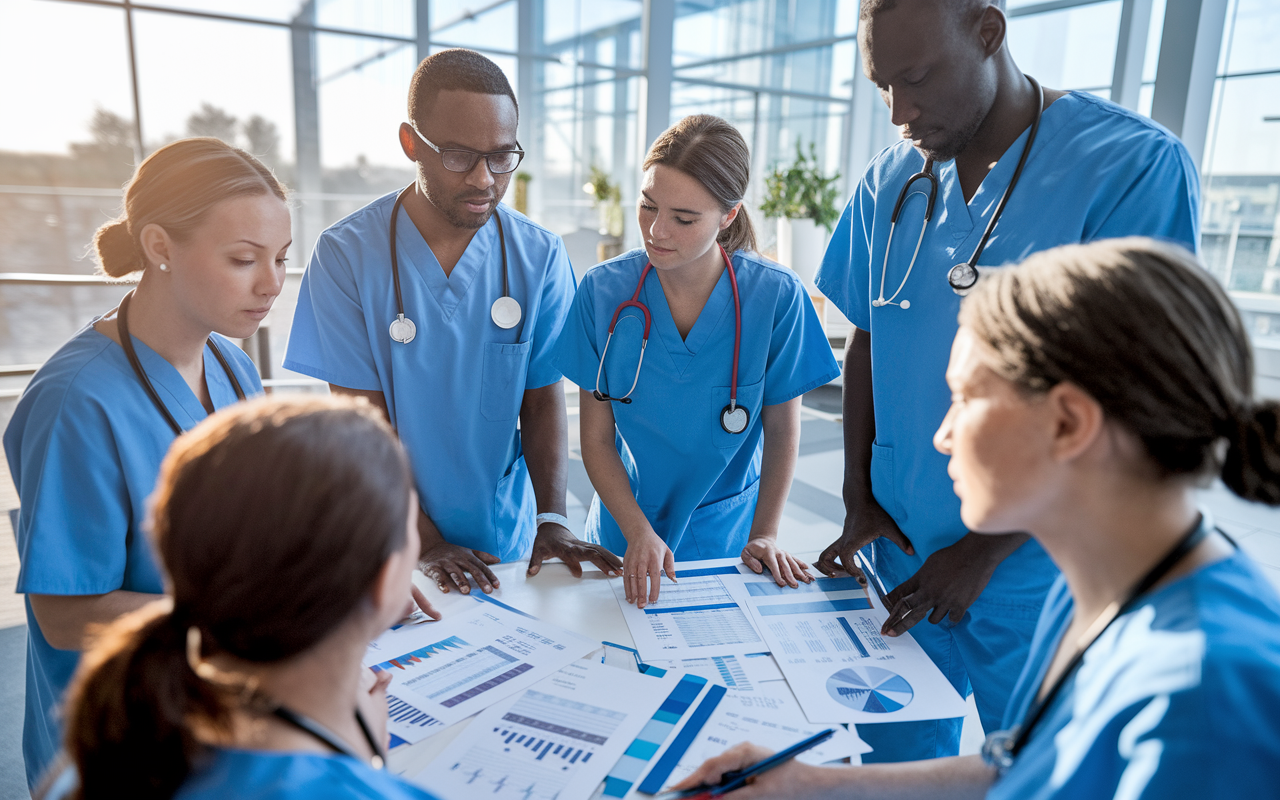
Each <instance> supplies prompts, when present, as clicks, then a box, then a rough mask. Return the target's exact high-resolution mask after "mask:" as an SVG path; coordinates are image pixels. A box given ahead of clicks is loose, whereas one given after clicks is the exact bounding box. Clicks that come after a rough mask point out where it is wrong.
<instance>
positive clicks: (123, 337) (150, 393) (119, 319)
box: [116, 291, 245, 436]
mask: <svg viewBox="0 0 1280 800" xmlns="http://www.w3.org/2000/svg"><path fill="white" fill-rule="evenodd" d="M132 298H133V291H130V292H129V293H128V294H126V295H125V296H124V297H122V298H120V310H119V313H117V315H116V327H117V328H118V329H119V332H120V346H121V347H123V348H124V354H125V356H126V357H127V358H128V359H129V366H131V367H133V374H134V375H137V376H138V380H139V381H140V382H141V383H142V388H143V389H145V390H146V392H147V397H149V398H151V402H152V404H153V405H155V407H156V408H157V409H159V410H160V413H161V414H162V415H163V416H164V419H165V422H168V423H169V427H170V428H173V434H174V436H181V435H182V432H183V431H182V426H181V425H179V424H178V421H177V420H176V419H174V417H173V414H171V413H170V412H169V407H168V406H166V405H165V404H164V401H163V400H161V399H160V395H159V394H158V393H157V392H156V388H155V387H154V386H152V385H151V379H150V378H148V377H147V371H146V370H144V369H143V368H142V362H141V361H140V360H139V359H138V352H137V350H136V349H135V348H134V346H133V337H132V336H131V335H130V334H129V301H130V299H132ZM208 345H209V349H211V350H213V356H214V358H216V359H218V363H219V364H220V365H222V371H223V372H225V373H227V379H228V380H229V381H231V388H232V389H234V390H235V393H236V399H238V400H243V399H244V398H245V395H244V389H242V388H241V387H240V381H239V380H238V379H237V378H236V375H235V373H234V372H232V371H231V365H230V364H229V363H227V358H226V356H224V355H223V354H222V350H221V349H220V348H219V347H218V343H217V342H215V341H214V340H213V337H212V336H211V337H209V341H208Z"/></svg>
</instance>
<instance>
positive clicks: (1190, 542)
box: [1007, 519, 1207, 757]
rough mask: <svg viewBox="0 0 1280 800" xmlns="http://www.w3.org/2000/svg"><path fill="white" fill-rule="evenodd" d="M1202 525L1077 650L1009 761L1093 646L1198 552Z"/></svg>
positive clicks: (1027, 724)
mask: <svg viewBox="0 0 1280 800" xmlns="http://www.w3.org/2000/svg"><path fill="white" fill-rule="evenodd" d="M1202 523H1203V520H1201V519H1197V520H1196V524H1195V526H1194V527H1192V528H1191V530H1189V531H1187V532H1186V534H1185V535H1184V536H1183V537H1182V538H1181V539H1180V540H1179V541H1178V543H1177V544H1176V545H1174V546H1173V549H1171V550H1170V551H1169V552H1168V553H1166V554H1165V556H1164V558H1162V559H1160V561H1159V563H1157V564H1156V565H1155V566H1154V567H1152V568H1151V569H1149V570H1148V571H1147V574H1145V575H1143V576H1142V578H1141V579H1139V580H1138V582H1137V584H1135V585H1134V587H1133V588H1132V589H1131V590H1129V595H1128V596H1127V597H1126V598H1125V600H1124V602H1123V603H1121V604H1120V607H1119V608H1118V609H1116V612H1115V613H1114V614H1112V615H1111V619H1109V620H1107V624H1106V625H1104V626H1102V630H1100V631H1098V634H1097V635H1096V636H1094V637H1093V639H1091V640H1090V641H1089V643H1088V644H1087V645H1085V646H1084V647H1077V649H1076V654H1075V656H1073V657H1072V659H1071V663H1069V664H1067V667H1066V669H1064V670H1063V671H1062V674H1061V675H1059V676H1058V679H1057V680H1055V681H1054V682H1053V686H1051V687H1050V688H1049V691H1048V692H1047V693H1046V694H1045V696H1044V699H1043V700H1041V701H1040V702H1039V703H1038V704H1036V707H1035V708H1034V709H1032V710H1031V711H1030V712H1029V713H1028V714H1027V718H1026V722H1024V723H1023V724H1022V725H1021V726H1019V728H1018V735H1017V737H1016V738H1015V739H1014V741H1013V745H1012V746H1011V747H1010V748H1009V750H1008V751H1007V752H1008V755H1009V756H1010V757H1013V756H1017V755H1018V753H1019V752H1020V751H1021V750H1022V748H1024V747H1026V745H1027V742H1028V741H1030V739H1031V732H1032V731H1033V730H1034V729H1035V727H1036V723H1038V722H1039V721H1040V720H1041V718H1042V717H1044V715H1045V712H1047V711H1048V710H1049V707H1050V706H1052V705H1053V701H1054V700H1055V699H1056V698H1057V696H1058V694H1059V692H1061V691H1062V687H1063V686H1065V685H1066V683H1067V680H1068V679H1070V677H1071V676H1072V675H1073V674H1074V673H1075V671H1076V670H1077V669H1079V668H1080V664H1081V663H1082V662H1083V661H1084V656H1085V653H1087V652H1089V648H1090V647H1092V646H1093V643H1094V642H1096V641H1098V639H1099V638H1100V637H1101V636H1102V634H1103V633H1105V632H1106V630H1107V628H1110V627H1111V623H1113V622H1115V621H1116V620H1118V619H1120V618H1121V617H1122V616H1124V615H1125V614H1127V613H1128V612H1129V611H1130V610H1131V609H1132V608H1133V607H1134V606H1135V605H1137V602H1138V601H1139V600H1141V599H1142V596H1143V595H1145V594H1146V593H1147V592H1148V591H1150V590H1151V587H1153V586H1155V585H1156V584H1157V583H1159V582H1160V580H1161V579H1163V578H1164V577H1165V576H1166V575H1168V574H1169V571H1170V570H1172V569H1173V568H1174V567H1175V566H1177V565H1178V562H1180V561H1182V559H1183V558H1185V557H1186V556H1187V554H1188V553H1190V552H1191V551H1192V550H1194V549H1195V547H1196V545H1198V544H1200V542H1201V541H1202V540H1203V539H1204V537H1205V534H1206V532H1207V530H1206V528H1205V526H1204V525H1203V524H1202Z"/></svg>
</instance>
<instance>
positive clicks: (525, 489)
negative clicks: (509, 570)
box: [486, 456, 538, 561]
mask: <svg viewBox="0 0 1280 800" xmlns="http://www.w3.org/2000/svg"><path fill="white" fill-rule="evenodd" d="M537 513H538V508H537V503H536V502H535V499H534V496H533V486H532V484H530V483H529V468H528V467H527V466H526V465H525V461H524V456H519V457H517V458H516V460H515V462H514V463H512V465H511V468H510V469H508V470H507V474H506V475H503V476H502V477H501V478H500V479H499V480H498V485H497V487H495V489H494V493H493V532H494V541H493V545H494V548H493V549H491V550H490V549H487V548H486V552H488V553H492V554H493V555H495V556H497V557H498V558H500V559H502V560H503V561H519V560H520V559H522V558H528V556H529V551H530V550H531V549H532V548H533V537H534V534H535V533H536V531H535V530H534V526H533V525H531V524H530V523H531V522H532V521H533V518H534V516H535V515H536V514H537Z"/></svg>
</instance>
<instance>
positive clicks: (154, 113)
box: [0, 0, 1280, 418]
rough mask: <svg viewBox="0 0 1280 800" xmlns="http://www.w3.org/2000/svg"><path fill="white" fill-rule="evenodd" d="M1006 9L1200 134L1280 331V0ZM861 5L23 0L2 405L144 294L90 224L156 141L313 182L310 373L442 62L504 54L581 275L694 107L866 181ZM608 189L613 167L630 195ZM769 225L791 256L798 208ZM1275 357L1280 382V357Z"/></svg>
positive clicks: (1234, 254)
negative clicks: (230, 153) (97, 249)
mask: <svg viewBox="0 0 1280 800" xmlns="http://www.w3.org/2000/svg"><path fill="white" fill-rule="evenodd" d="M1008 14H1009V16H1010V18H1011V24H1010V31H1009V42H1010V46H1011V47H1012V50H1013V53H1014V55H1015V58H1016V59H1017V61H1018V63H1019V65H1020V66H1021V67H1022V68H1023V69H1024V70H1025V71H1026V72H1028V73H1030V74H1032V75H1034V76H1036V77H1037V78H1039V79H1040V81H1041V82H1042V83H1044V84H1045V85H1047V86H1052V87H1056V88H1063V89H1078V90H1082V91H1088V92H1093V93H1095V94H1098V95H1100V96H1103V97H1109V98H1110V99H1112V100H1114V101H1116V102H1118V103H1121V104H1123V105H1125V106H1128V107H1130V108H1133V109H1135V110H1137V111H1139V112H1140V113H1143V114H1148V115H1151V116H1152V117H1153V118H1154V119H1156V120H1157V121H1159V122H1161V123H1163V124H1164V125H1166V126H1168V127H1169V128H1170V129H1172V130H1173V131H1174V132H1175V133H1177V134H1178V135H1180V136H1181V137H1182V138H1183V139H1184V141H1186V142H1187V144H1188V146H1189V147H1190V149H1191V152H1192V154H1193V156H1194V157H1195V158H1196V159H1197V163H1198V164H1199V166H1200V168H1201V171H1202V181H1203V189H1204V205H1203V208H1204V219H1203V241H1202V248H1203V253H1204V257H1205V260H1206V262H1207V263H1208V265H1209V267H1210V269H1212V270H1213V272H1214V274H1215V275H1216V276H1217V277H1218V278H1219V280H1221V281H1222V282H1223V284H1224V285H1225V286H1227V287H1228V288H1229V289H1230V290H1231V291H1232V292H1233V293H1235V296H1236V297H1237V299H1238V302H1239V304H1240V307H1241V308H1242V310H1244V311H1245V313H1246V315H1247V316H1248V321H1249V324H1250V325H1251V330H1253V331H1254V333H1255V336H1256V337H1257V340H1258V343H1259V345H1260V346H1263V347H1266V348H1268V351H1269V348H1270V347H1272V346H1276V347H1280V264H1278V263H1277V256H1280V46H1277V45H1276V43H1277V42H1280V3H1277V2H1275V0H1102V1H1101V2H1098V1H1096V0H1041V2H1029V1H1028V0H1010V2H1009V4H1008ZM857 22H858V0H153V2H148V3H131V2H112V1H111V0H3V2H0V70H2V71H3V75H4V76H5V77H4V80H3V81H0V109H3V117H2V119H3V124H0V418H3V417H7V412H8V411H9V409H10V408H11V406H12V401H13V399H14V398H15V397H16V394H17V393H18V392H19V391H20V390H21V387H22V385H24V384H25V380H26V378H27V377H28V376H29V374H30V372H31V370H33V369H34V367H35V366H36V365H38V364H39V363H41V362H42V361H43V360H44V359H45V358H47V357H48V356H49V355H50V354H51V353H52V352H53V350H54V349H55V348H57V347H58V345H59V344H60V343H61V342H63V341H64V340H65V339H67V338H68V337H69V336H70V335H71V334H72V333H73V332H74V331H75V330H77V329H78V328H79V327H80V326H82V325H83V324H85V322H86V321H88V319H90V317H91V316H92V315H94V314H97V313H101V312H102V311H105V310H107V309H109V308H111V307H112V306H113V305H114V304H115V301H116V299H117V298H118V296H119V295H120V294H122V292H123V291H124V290H123V289H122V288H121V287H119V286H104V285H102V284H101V283H100V282H98V281H96V280H95V279H93V278H92V277H91V276H92V273H93V270H94V265H93V263H92V261H91V259H90V257H89V241H90V237H91V235H92V232H93V231H94V229H95V228H96V227H97V226H98V225H99V224H100V223H101V222H103V221H104V220H106V219H108V218H110V217H112V216H114V215H115V214H116V213H117V211H118V209H119V201H120V196H121V193H120V186H121V184H122V183H123V182H124V181H125V180H126V179H127V178H128V176H129V175H130V174H131V172H132V169H133V165H134V164H135V163H136V162H137V160H138V159H139V158H140V157H142V156H144V155H145V154H146V153H147V152H149V151H150V150H152V149H154V148H155V147H157V146H159V145H161V144H163V143H165V142H167V141H170V140H172V139H175V138H179V137H182V136H189V135H208V136H217V137H220V138H222V139H225V140H227V141H231V142H235V143H237V144H239V145H241V146H243V147H246V148H247V149H249V150H251V151H252V152H253V153H255V154H257V155H259V156H260V157H262V158H263V160H265V161H266V162H267V163H268V164H270V165H271V166H273V167H274V168H275V169H276V171H277V173H278V174H279V175H280V176H281V177H282V178H283V179H284V180H285V182H286V183H287V184H288V185H289V186H290V187H291V188H292V189H293V190H294V228H295V236H294V247H293V249H292V251H291V253H290V266H291V267H292V268H293V270H294V272H295V274H294V275H293V277H292V279H291V281H290V285H289V287H288V288H287V289H286V292H285V295H284V296H283V297H282V298H281V300H280V302H279V303H278V304H277V308H276V310H275V311H273V313H272V315H271V317H270V319H269V320H268V321H267V325H266V329H267V331H268V333H267V334H266V335H265V336H263V337H261V338H262V339H263V341H261V342H251V343H249V349H250V351H251V352H252V353H253V354H254V355H255V356H261V357H262V369H263V372H264V375H266V376H267V377H269V378H271V379H272V380H278V381H287V380H289V379H290V377H291V376H288V375H285V374H282V373H281V371H280V368H279V367H278V366H274V365H276V364H278V361H279V357H280V355H281V353H282V352H283V347H284V341H285V340H284V337H285V336H286V333H287V331H288V329H289V321H290V315H291V314H292V310H293V297H294V296H296V291H297V281H298V277H297V274H296V273H297V272H299V271H300V270H301V268H302V267H304V266H305V264H306V262H307V258H308V256H309V253H310V250H311V246H312V243H313V242H314V241H315V238H316V236H317V235H318V234H319V232H320V231H321V230H323V228H324V227H325V226H327V225H329V224H331V223H333V222H334V221H336V220H338V219H340V218H342V217H343V216H344V215H345V214H347V213H349V212H350V211H353V210H354V209H356V208H358V207H359V206H361V205H363V204H365V203H367V202H368V201H370V200H372V199H374V198H375V197H378V196H379V195H382V194H384V193H386V192H389V191H392V190H394V189H396V188H398V187H400V186H403V185H405V184H406V183H408V182H409V180H411V175H412V173H411V171H410V168H409V167H410V165H409V162H407V161H406V160H405V158H404V156H403V154H402V153H401V152H400V149H399V146H398V144H397V141H396V127H397V125H398V123H399V122H400V121H401V120H402V119H403V118H404V116H405V110H404V109H405V96H406V91H407V87H408V82H409V78H410V75H411V74H412V72H413V69H414V66H415V65H416V64H417V62H418V60H419V59H421V58H423V57H424V56H426V55H427V54H429V53H431V52H435V51H437V50H440V49H442V48H446V47H453V46H465V47H472V48H475V49H477V50H480V51H482V52H484V53H486V54H487V55H489V56H490V57H491V58H493V59H494V60H495V61H496V62H497V63H498V64H500V65H501V66H502V68H503V69H504V70H506V71H507V73H508V75H509V76H510V78H511V80H512V84H513V85H514V86H515V87H516V90H517V94H518V97H519V102H520V111H521V119H520V141H521V142H522V144H523V146H524V148H525V149H526V150H527V151H528V153H529V156H528V158H527V159H526V160H525V162H524V165H523V166H522V167H521V174H520V175H519V176H518V180H517V181H516V182H515V183H513V188H512V191H510V192H509V193H508V197H507V199H506V201H507V202H508V203H517V194H519V195H520V197H519V201H518V202H519V204H520V205H521V206H522V207H523V208H524V209H525V210H526V211H527V213H528V214H529V215H530V216H531V217H532V218H533V219H534V220H536V221H538V222H539V223H541V224H543V225H545V226H546V227H548V228H550V229H551V230H553V231H555V232H556V233H559V234H561V235H562V236H564V237H565V240H566V242H567V243H568V245H569V249H570V255H571V258H572V260H573V263H574V266H575V269H576V270H577V271H578V272H579V274H581V272H583V271H585V269H586V268H588V267H589V266H591V265H592V264H593V263H595V262H596V260H597V257H598V255H599V254H600V253H601V252H602V250H601V249H599V247H598V246H599V243H600V241H601V239H602V238H605V239H607V238H609V236H610V234H619V233H620V238H621V240H622V241H621V242H616V241H613V242H608V243H609V244H611V245H613V246H614V247H615V248H616V247H617V246H619V245H621V246H623V247H632V246H635V245H636V244H638V242H639V239H638V235H637V232H636V229H635V225H634V223H633V222H632V220H633V219H634V216H633V215H634V202H635V201H634V198H635V196H636V192H637V188H636V180H637V177H638V171H637V165H638V163H639V161H640V159H641V158H642V157H643V153H644V150H645V147H646V146H647V145H648V143H649V142H650V141H652V139H653V138H654V136H655V135H656V134H657V133H658V132H660V131H661V130H662V129H664V128H665V127H666V126H667V125H669V124H670V123H671V122H672V121H674V120H676V119H678V118H680V117H682V116H684V115H685V114H688V113H693V112H710V113H715V114H719V115H721V116H724V117H726V118H728V119H729V120H731V121H732V122H733V123H734V124H736V125H737V126H738V127H739V128H740V129H741V130H742V132H743V134H744V136H745V137H746V138H747V141H748V142H749V143H750V144H751V147H752V153H753V155H754V159H755V170H754V176H753V186H752V188H751V191H750V192H749V193H748V197H747V201H748V206H749V207H751V208H757V207H758V206H759V205H760V203H761V202H762V201H763V200H764V193H765V178H766V176H767V174H768V172H769V171H770V170H771V169H772V168H774V167H776V166H778V165H780V164H785V163H789V162H790V161H791V160H792V158H793V157H794V155H795V151H796V146H797V145H801V146H802V147H803V148H804V149H805V151H806V152H808V151H809V150H810V148H812V152H813V154H814V156H815V157H816V161H817V165H818V168H819V169H820V171H821V172H823V173H824V174H826V175H828V176H836V177H837V182H836V186H837V187H838V190H839V191H838V196H839V198H840V200H839V201H838V202H843V199H844V198H847V197H848V195H849V193H850V191H851V190H852V187H853V185H854V184H855V182H856V180H857V178H858V176H859V175H860V174H861V173H862V171H863V169H864V167H865V165H866V164H867V162H868V161H869V159H870V158H871V157H872V156H873V155H874V154H875V153H876V152H877V151H878V150H880V149H881V148H882V147H884V146H885V145H887V144H889V143H891V142H893V141H894V140H895V139H896V138H897V133H896V130H895V129H894V128H893V127H892V126H891V125H890V124H889V121H888V113H887V110H886V108H885V107H884V105H883V103H881V101H880V99H879V97H878V94H877V92H876V91H875V88H874V87H873V86H872V85H871V84H870V83H869V82H867V81H866V80H865V79H864V78H863V77H862V74H861V69H860V65H859V60H858V52H857V43H856V39H855V36H856V32H857ZM602 179H603V180H604V184H600V183H599V181H600V180H602ZM593 181H595V183H594V184H593V183H592V182H593ZM584 185H592V186H596V187H601V188H604V189H608V190H610V191H614V192H615V194H614V196H615V197H617V198H619V201H618V202H617V206H620V209H619V208H616V207H615V208H613V209H612V211H610V209H609V208H607V206H609V203H608V202H603V203H597V199H598V198H597V197H595V196H593V195H592V194H589V193H587V192H586V191H584ZM517 189H518V191H517ZM597 205H600V206H604V207H605V208H597ZM619 211H620V213H618V212H619ZM755 216H756V218H757V221H758V224H759V223H760V222H763V221H762V220H760V219H759V213H758V212H757V213H756V215H755ZM759 227H760V228H761V229H762V233H763V234H764V240H765V243H764V248H765V249H766V251H770V252H776V251H774V247H775V233H774V231H775V230H776V226H774V225H773V224H771V223H765V224H759ZM619 228H620V229H621V230H620V231H619ZM611 229H612V230H611ZM602 231H604V233H602ZM838 328H839V326H838V324H836V323H835V322H834V321H833V330H832V333H833V336H834V337H835V338H837V339H838V338H839V337H840V335H841V334H842V331H840V330H839V329H838ZM1262 355H1263V357H1262V358H1260V364H1261V366H1260V378H1261V379H1262V383H1261V385H1262V386H1263V388H1264V389H1266V390H1267V391H1269V392H1272V386H1273V382H1272V380H1271V377H1270V376H1272V375H1276V376H1280V364H1277V365H1276V366H1275V367H1274V368H1273V366H1272V365H1271V363H1270V358H1269V355H1268V353H1263V354H1262ZM1274 388H1275V391H1274V393H1280V381H1275V382H1274Z"/></svg>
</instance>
